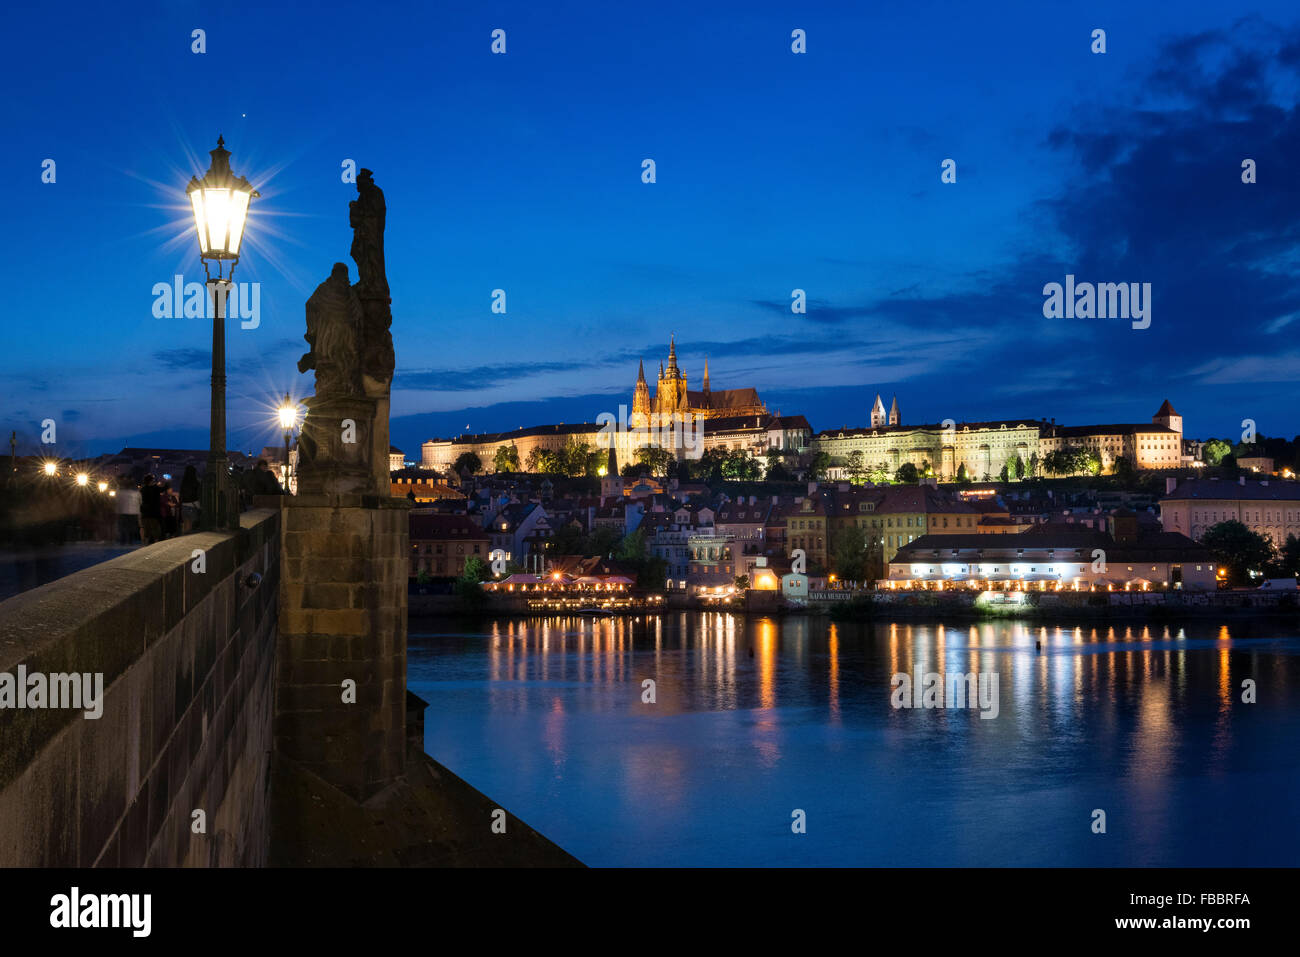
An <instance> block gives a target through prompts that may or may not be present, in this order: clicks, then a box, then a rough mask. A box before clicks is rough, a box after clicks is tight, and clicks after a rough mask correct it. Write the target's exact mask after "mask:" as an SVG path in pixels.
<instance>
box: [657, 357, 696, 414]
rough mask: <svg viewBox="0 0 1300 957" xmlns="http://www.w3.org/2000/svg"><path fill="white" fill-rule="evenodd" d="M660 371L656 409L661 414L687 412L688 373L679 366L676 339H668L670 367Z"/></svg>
mask: <svg viewBox="0 0 1300 957" xmlns="http://www.w3.org/2000/svg"><path fill="white" fill-rule="evenodd" d="M660 368H661V369H662V371H661V372H660V373H659V382H658V383H657V384H656V385H655V411H656V412H658V413H659V414H660V415H671V414H672V413H674V412H685V411H686V408H687V405H688V402H687V398H686V374H685V373H683V372H682V370H681V369H679V368H677V343H676V341H675V339H669V341H668V367H667V368H666V369H664V368H663V367H662V366H661V367H660Z"/></svg>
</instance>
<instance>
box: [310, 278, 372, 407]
mask: <svg viewBox="0 0 1300 957" xmlns="http://www.w3.org/2000/svg"><path fill="white" fill-rule="evenodd" d="M361 330H362V312H361V302H360V300H358V299H357V295H356V293H355V292H354V291H353V288H352V286H351V285H350V284H349V283H348V267H347V266H345V265H343V263H335V264H334V269H333V271H332V272H331V273H330V277H329V278H328V279H326V280H325V281H324V282H323V283H321V284H320V285H319V286H317V287H316V291H315V292H314V293H312V295H311V298H310V299H308V300H307V334H306V335H305V336H303V338H304V339H306V340H307V343H308V345H310V346H311V350H310V351H309V352H307V353H306V354H305V355H304V356H303V357H302V358H301V359H299V360H298V371H299V372H306V371H307V370H308V369H315V370H316V398H317V399H329V398H339V397H343V396H359V395H361V394H362V387H361Z"/></svg>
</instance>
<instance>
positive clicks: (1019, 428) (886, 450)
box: [812, 397, 1042, 481]
mask: <svg viewBox="0 0 1300 957" xmlns="http://www.w3.org/2000/svg"><path fill="white" fill-rule="evenodd" d="M883 414H884V406H883V405H881V404H880V399H879V397H877V399H876V408H874V409H873V410H872V418H873V420H877V421H878V420H879V416H880V415H883ZM890 418H891V419H892V420H895V421H897V419H898V405H897V402H895V404H894V411H893V413H891V416H890ZM1041 428H1042V423H1041V422H1036V421H1034V420H1032V419H1008V420H1006V421H1002V422H960V423H956V424H955V425H953V426H950V427H947V426H945V425H943V424H939V425H876V426H873V427H871V428H858V429H832V430H828V431H825V432H819V433H818V434H817V435H816V436H815V437H814V439H813V440H812V441H813V445H814V446H815V448H816V449H817V450H818V451H822V452H825V453H826V454H827V455H829V456H830V457H831V464H832V465H836V466H841V467H842V466H844V465H846V464H847V463H848V462H849V457H850V456H851V455H852V454H853V453H854V452H861V453H862V465H863V467H864V468H865V469H867V470H869V471H870V470H873V469H881V468H883V469H884V470H885V471H886V472H887V473H888V475H889V477H890V478H891V479H892V478H893V476H894V473H895V472H896V471H897V470H898V468H899V467H900V466H901V465H903V464H904V463H908V462H910V463H911V464H912V465H915V466H916V468H917V470H918V471H919V472H922V473H924V472H925V471H926V470H927V469H930V470H932V471H933V473H934V476H935V477H936V478H938V479H940V480H941V481H952V480H953V479H955V478H956V477H957V475H958V473H959V472H960V470H961V467H962V466H963V465H964V466H965V467H966V475H967V476H968V477H969V478H970V479H971V480H972V481H981V480H992V479H996V478H997V477H998V475H999V473H1000V472H1001V471H1002V466H1004V465H1006V464H1007V462H1008V461H1012V462H1014V461H1015V458H1016V456H1019V457H1020V459H1021V461H1023V462H1024V463H1025V464H1026V467H1028V465H1029V462H1030V457H1031V456H1033V455H1034V454H1036V453H1037V452H1038V438H1039V433H1040V430H1041Z"/></svg>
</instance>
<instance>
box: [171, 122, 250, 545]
mask: <svg viewBox="0 0 1300 957" xmlns="http://www.w3.org/2000/svg"><path fill="white" fill-rule="evenodd" d="M225 146H226V142H225V140H224V139H223V138H222V137H220V136H218V137H217V148H216V149H214V150H211V151H209V154H208V155H210V156H211V157H212V163H211V165H210V166H209V167H208V171H207V172H206V173H204V174H203V178H202V179H198V178H197V177H190V183H189V186H188V187H187V188H186V190H185V191H186V193H188V194H189V198H190V205H191V207H192V208H193V210H194V226H195V229H196V230H197V232H198V236H199V258H200V259H201V260H202V261H203V275H204V276H205V278H206V282H207V286H208V288H209V289H210V290H211V292H212V399H211V403H212V424H211V425H212V427H211V433H210V435H209V439H208V464H207V468H206V470H205V471H204V473H203V492H202V515H201V517H200V527H201V528H203V529H204V530H207V531H213V530H217V529H237V528H238V527H239V506H238V501H237V500H236V499H235V496H234V494H233V491H234V490H233V488H232V486H231V484H230V471H229V463H228V462H227V459H226V320H225V317H224V316H222V314H221V308H222V304H223V303H224V302H225V301H226V299H227V296H228V295H229V292H230V286H231V278H232V277H233V276H234V274H235V265H236V264H237V263H238V262H239V247H240V243H241V242H242V241H243V237H244V224H245V223H246V222H247V219H248V204H249V201H250V200H251V199H252V198H253V197H254V196H257V195H258V192H257V190H255V189H253V187H252V185H251V184H250V183H249V182H248V180H246V179H244V177H242V176H235V174H234V173H232V172H231V171H230V151H229V150H228V149H226V148H225ZM209 262H212V263H215V264H216V269H217V272H216V275H215V276H214V275H213V274H212V272H211V270H210V268H209ZM225 263H229V264H230V268H229V269H228V270H226V271H225V274H224V275H223V274H222V271H223V266H224V264H225Z"/></svg>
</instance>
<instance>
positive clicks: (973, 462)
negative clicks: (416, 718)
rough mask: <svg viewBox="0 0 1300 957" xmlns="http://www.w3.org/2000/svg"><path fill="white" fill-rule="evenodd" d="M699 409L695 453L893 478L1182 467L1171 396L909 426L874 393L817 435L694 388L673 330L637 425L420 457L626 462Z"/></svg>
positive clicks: (441, 447)
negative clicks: (1144, 410)
mask: <svg viewBox="0 0 1300 957" xmlns="http://www.w3.org/2000/svg"><path fill="white" fill-rule="evenodd" d="M624 408H625V409H626V407H624ZM612 413H613V410H610V411H609V412H608V413H605V415H610V416H611V417H612ZM697 415H698V416H702V417H703V422H702V434H701V436H700V440H701V441H700V442H699V444H698V445H697V446H696V448H695V455H696V456H698V455H699V454H700V451H701V448H702V450H703V451H708V450H710V449H723V450H737V449H746V450H748V451H750V452H752V453H753V454H754V455H758V456H761V455H763V454H764V453H766V452H768V451H769V450H771V449H779V450H781V451H783V452H789V453H793V454H796V455H803V454H804V453H812V452H824V453H826V454H827V455H828V456H829V457H830V470H831V471H830V474H831V475H832V476H842V475H843V474H844V469H845V468H846V467H847V466H848V465H849V464H850V463H851V462H852V461H854V460H855V459H856V460H857V461H858V462H859V463H860V467H861V468H862V469H864V470H866V471H868V472H875V471H878V470H881V469H883V470H885V472H886V473H887V475H889V476H890V477H892V476H893V475H894V474H895V473H896V472H897V470H898V468H899V467H900V466H902V465H903V464H905V463H911V464H912V465H914V466H916V467H917V469H918V470H919V471H922V472H924V471H926V470H927V468H928V469H929V470H930V472H931V474H932V475H934V477H936V478H938V479H939V480H941V481H953V480H954V479H956V478H957V477H958V476H959V475H960V474H961V473H962V472H963V470H964V473H965V475H966V476H967V477H969V478H970V479H971V480H974V481H988V480H992V479H996V478H997V477H998V476H999V474H1000V473H1001V471H1002V469H1003V467H1004V466H1007V465H1009V464H1012V463H1015V462H1016V461H1017V459H1018V460H1019V461H1020V462H1021V463H1023V465H1024V469H1025V472H1026V473H1030V472H1032V471H1033V470H1034V469H1035V467H1036V466H1037V465H1038V463H1041V462H1042V461H1043V459H1044V457H1045V456H1047V455H1049V454H1050V453H1052V452H1056V451H1061V450H1065V449H1087V450H1089V451H1093V452H1096V453H1097V457H1098V458H1099V459H1100V461H1101V467H1102V469H1103V470H1105V471H1110V470H1111V469H1112V468H1113V467H1114V465H1115V462H1116V461H1117V460H1118V459H1119V458H1120V457H1124V458H1126V459H1127V460H1128V461H1129V462H1131V463H1132V464H1133V465H1134V466H1135V467H1137V468H1139V469H1167V468H1177V467H1178V466H1180V465H1182V464H1183V461H1184V455H1183V441H1182V438H1183V436H1182V432H1183V421H1182V416H1180V415H1179V414H1178V413H1177V412H1175V411H1174V408H1173V406H1172V405H1171V404H1170V403H1169V401H1168V400H1165V402H1164V403H1163V404H1162V405H1161V406H1160V408H1159V409H1158V410H1157V411H1156V414H1155V415H1153V416H1152V417H1151V422H1150V424H1147V423H1137V424H1122V425H1078V426H1066V425H1057V424H1056V421H1055V420H1051V421H1047V420H1043V419H1004V420H1000V421H994V422H956V421H955V420H952V419H948V420H945V421H944V422H942V423H939V424H937V425H936V424H928V425H927V424H923V425H904V424H903V416H902V412H901V411H900V409H899V404H898V397H897V396H895V397H893V399H892V401H891V403H890V406H889V409H888V410H886V408H885V403H884V401H883V400H882V398H881V396H880V395H879V394H877V395H876V399H875V402H874V403H873V404H872V406H871V408H870V411H869V413H868V418H869V421H870V425H869V426H866V427H858V428H847V427H846V428H842V429H830V430H826V431H823V432H819V433H815V434H814V432H813V430H812V427H811V426H810V425H809V424H808V422H807V420H806V419H804V418H803V416H782V415H781V414H780V413H779V412H778V413H777V414H775V415H773V414H772V413H770V412H768V411H767V406H766V405H765V404H764V403H763V401H762V399H760V398H759V395H758V391H757V390H756V389H753V388H747V389H717V390H714V389H712V388H710V385H709V365H708V361H707V360H706V361H705V363H704V375H703V377H702V378H701V381H700V388H699V389H698V390H695V389H691V388H689V385H688V383H687V378H686V373H685V372H683V371H682V370H681V368H680V367H679V366H678V364H677V343H676V340H675V338H673V339H670V340H669V343H668V361H667V364H666V365H665V364H663V363H660V366H659V375H658V378H657V379H656V380H655V387H654V391H653V393H652V392H651V390H650V384H649V382H647V380H646V376H645V363H644V361H642V362H640V363H639V365H638V369H637V377H636V385H635V387H634V389H633V392H632V406H631V414H630V415H628V416H627V418H626V420H624V421H625V422H626V423H628V424H630V425H631V426H632V428H630V429H620V430H618V431H617V432H616V433H613V434H611V433H610V431H609V429H608V427H602V426H600V425H597V424H593V423H585V422H584V423H576V424H570V425H564V424H560V425H545V426H535V427H532V428H521V429H517V430H515V431H513V432H493V433H484V434H480V435H462V436H458V437H456V438H454V439H430V440H429V441H427V442H425V443H424V445H423V448H422V455H421V460H422V464H423V466H424V467H425V468H432V469H447V468H449V467H450V466H451V465H452V464H453V463H454V462H455V461H456V460H457V458H458V457H459V456H460V455H461V454H463V453H465V452H474V453H475V454H476V455H478V456H479V458H480V459H481V460H482V461H483V462H484V463H485V464H487V463H490V462H491V461H492V459H493V458H494V456H495V453H496V450H497V449H498V448H500V447H501V446H514V447H515V450H516V452H517V454H518V456H519V463H520V466H521V467H523V468H529V467H530V466H529V463H530V461H533V460H534V459H535V455H534V453H539V452H559V451H561V450H563V449H564V448H565V447H566V446H569V445H572V444H574V443H582V444H585V445H587V446H588V448H590V449H593V450H595V449H601V450H604V449H609V448H611V446H612V448H613V450H614V451H615V453H616V454H617V456H618V461H620V462H630V461H633V460H635V458H636V452H637V446H640V445H645V444H655V440H654V439H653V438H650V437H649V436H647V434H646V433H645V432H638V431H637V428H638V427H640V428H642V429H644V428H645V427H646V426H647V425H650V426H651V427H652V428H653V427H654V422H655V421H656V420H657V421H658V422H659V423H664V422H666V421H668V420H669V419H670V417H672V418H677V417H683V418H684V417H692V418H693V417H694V416H697ZM659 441H660V442H662V443H663V445H662V447H664V448H668V449H670V450H671V451H672V452H673V453H674V455H675V456H676V457H677V458H678V459H682V458H685V457H687V454H688V452H687V448H686V447H685V446H683V444H682V439H681V436H680V434H677V435H667V434H664V435H661V437H660V440H659ZM855 453H861V455H860V456H856V455H855ZM851 457H852V458H851Z"/></svg>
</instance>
